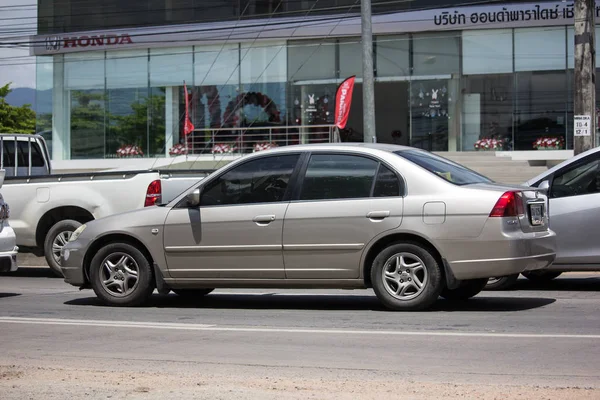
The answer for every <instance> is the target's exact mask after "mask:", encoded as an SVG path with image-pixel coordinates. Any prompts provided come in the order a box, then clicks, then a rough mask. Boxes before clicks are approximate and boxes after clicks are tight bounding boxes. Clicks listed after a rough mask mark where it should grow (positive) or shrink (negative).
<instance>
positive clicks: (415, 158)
mask: <svg viewBox="0 0 600 400" xmlns="http://www.w3.org/2000/svg"><path fill="white" fill-rule="evenodd" d="M394 153H395V154H397V155H399V156H400V157H403V158H405V159H407V160H408V161H411V162H413V163H414V164H417V165H418V166H420V167H421V168H425V169H426V170H427V171H429V172H431V173H433V174H436V175H437V176H439V177H441V178H443V179H445V180H447V181H448V182H450V183H454V184H456V185H469V184H474V183H491V182H492V180H491V179H489V178H487V177H485V176H483V175H481V174H478V173H477V172H475V171H473V170H470V169H469V168H467V167H465V166H462V165H460V164H457V163H455V162H453V161H450V160H448V159H446V158H444V157H440V156H438V155H435V154H433V153H429V152H426V151H422V150H400V151H395V152H394Z"/></svg>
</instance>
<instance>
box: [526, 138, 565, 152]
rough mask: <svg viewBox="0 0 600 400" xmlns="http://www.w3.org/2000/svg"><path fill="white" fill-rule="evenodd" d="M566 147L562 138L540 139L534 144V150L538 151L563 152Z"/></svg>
mask: <svg viewBox="0 0 600 400" xmlns="http://www.w3.org/2000/svg"><path fill="white" fill-rule="evenodd" d="M564 147H565V139H563V137H562V136H560V137H539V138H537V139H536V141H535V142H533V148H534V149H537V150H561V149H564Z"/></svg>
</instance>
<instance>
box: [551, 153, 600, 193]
mask: <svg viewBox="0 0 600 400" xmlns="http://www.w3.org/2000/svg"><path fill="white" fill-rule="evenodd" d="M598 192H600V160H599V159H598V158H597V157H595V158H594V159H591V160H589V161H588V162H585V161H584V162H583V163H582V164H579V165H576V166H574V167H572V168H570V169H568V170H565V171H563V172H560V173H559V174H557V175H555V177H554V179H553V181H552V188H551V189H550V197H554V198H557V197H568V196H578V195H582V194H591V193H598Z"/></svg>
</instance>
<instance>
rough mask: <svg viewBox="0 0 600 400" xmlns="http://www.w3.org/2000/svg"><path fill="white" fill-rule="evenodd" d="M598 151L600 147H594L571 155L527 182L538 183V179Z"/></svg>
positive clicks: (529, 183)
mask: <svg viewBox="0 0 600 400" xmlns="http://www.w3.org/2000/svg"><path fill="white" fill-rule="evenodd" d="M598 151H600V147H594V148H591V149H589V150H588V151H584V152H583V153H580V154H577V155H576V156H574V157H571V158H569V159H567V160H565V161H563V162H561V163H559V164H557V165H555V166H554V167H552V168H549V169H548V170H546V171H544V172H542V173H541V174H539V175H537V176H535V177H533V178H531V179H529V180H528V181H527V182H525V183H526V184H528V185H531V184H534V183H536V182H538V181H541V180H542V179H544V178H546V177H548V176H550V175H551V174H553V173H555V172H556V171H558V170H560V169H563V168H564V167H566V166H567V165H570V164H572V163H574V162H577V161H578V160H581V159H582V158H584V157H587V156H589V155H590V154H594V153H596V152H598Z"/></svg>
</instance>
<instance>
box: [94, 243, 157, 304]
mask: <svg viewBox="0 0 600 400" xmlns="http://www.w3.org/2000/svg"><path fill="white" fill-rule="evenodd" d="M90 281H91V284H92V288H93V289H94V292H95V293H96V296H98V298H99V299H100V300H102V302H103V303H104V304H107V305H111V306H139V305H142V304H144V303H145V302H146V301H147V300H148V299H149V297H150V295H151V294H152V292H153V291H154V286H155V282H154V273H153V271H152V267H151V266H150V262H149V261H148V259H147V258H146V256H144V254H143V253H142V252H141V251H140V250H139V249H137V248H136V247H134V246H132V245H130V244H126V243H112V244H109V245H106V246H104V247H103V248H101V249H100V251H98V253H96V255H95V256H94V258H93V259H92V263H91V264H90Z"/></svg>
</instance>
